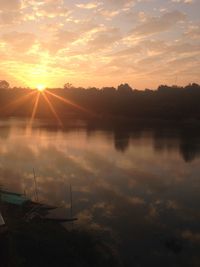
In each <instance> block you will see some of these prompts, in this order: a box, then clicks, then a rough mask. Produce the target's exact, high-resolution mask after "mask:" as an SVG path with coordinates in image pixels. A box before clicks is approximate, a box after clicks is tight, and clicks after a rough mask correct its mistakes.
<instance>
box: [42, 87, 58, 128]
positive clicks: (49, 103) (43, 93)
mask: <svg viewBox="0 0 200 267" xmlns="http://www.w3.org/2000/svg"><path fill="white" fill-rule="evenodd" d="M41 94H42V96H43V97H44V99H45V100H46V102H47V104H48V106H49V108H50V110H51V112H52V114H53V115H54V117H55V119H56V120H57V122H58V123H59V125H60V126H63V123H62V121H61V119H60V118H59V116H58V114H57V113H56V110H55V108H54V107H53V105H52V103H51V102H50V100H49V99H48V97H47V95H46V94H45V92H42V93H41Z"/></svg>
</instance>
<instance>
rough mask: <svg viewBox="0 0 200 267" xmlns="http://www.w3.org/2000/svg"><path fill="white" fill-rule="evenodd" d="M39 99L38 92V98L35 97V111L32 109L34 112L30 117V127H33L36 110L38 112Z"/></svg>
mask: <svg viewBox="0 0 200 267" xmlns="http://www.w3.org/2000/svg"><path fill="white" fill-rule="evenodd" d="M39 99H40V93H37V96H36V99H35V103H34V106H33V111H32V114H31V119H30V124H29V125H30V127H32V124H33V120H34V118H35V115H36V112H37V108H38V103H39Z"/></svg>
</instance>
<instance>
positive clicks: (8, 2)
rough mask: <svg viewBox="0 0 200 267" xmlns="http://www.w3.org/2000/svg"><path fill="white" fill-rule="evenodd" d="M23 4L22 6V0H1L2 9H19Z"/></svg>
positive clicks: (0, 6) (0, 7)
mask: <svg viewBox="0 0 200 267" xmlns="http://www.w3.org/2000/svg"><path fill="white" fill-rule="evenodd" d="M21 6H22V2H21V0H1V1H0V10H1V11H13V10H19V9H20V8H21Z"/></svg>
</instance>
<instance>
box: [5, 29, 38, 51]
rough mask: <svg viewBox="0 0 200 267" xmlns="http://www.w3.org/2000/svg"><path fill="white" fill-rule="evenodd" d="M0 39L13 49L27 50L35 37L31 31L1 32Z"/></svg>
mask: <svg viewBox="0 0 200 267" xmlns="http://www.w3.org/2000/svg"><path fill="white" fill-rule="evenodd" d="M1 40H2V41H3V42H4V43H5V44H6V45H8V46H10V47H11V48H12V49H13V50H15V51H18V52H27V51H28V50H29V49H30V48H31V47H32V46H33V44H34V43H35V41H36V37H35V35H34V34H32V33H26V32H10V33H6V34H3V35H2V36H1Z"/></svg>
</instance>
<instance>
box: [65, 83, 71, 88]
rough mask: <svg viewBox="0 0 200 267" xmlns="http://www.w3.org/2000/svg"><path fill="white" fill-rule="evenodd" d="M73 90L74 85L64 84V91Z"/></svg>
mask: <svg viewBox="0 0 200 267" xmlns="http://www.w3.org/2000/svg"><path fill="white" fill-rule="evenodd" d="M71 88H72V84H71V83H65V84H64V89H71Z"/></svg>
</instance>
